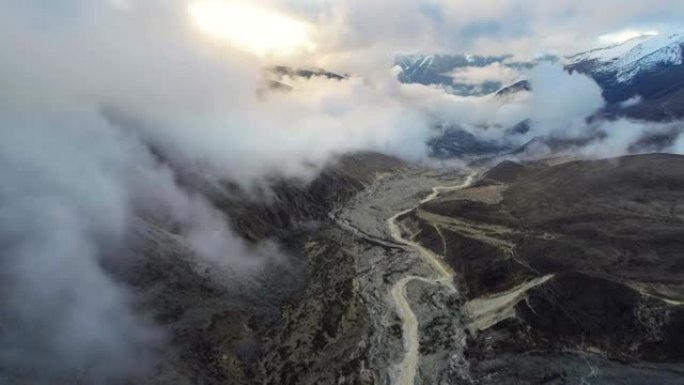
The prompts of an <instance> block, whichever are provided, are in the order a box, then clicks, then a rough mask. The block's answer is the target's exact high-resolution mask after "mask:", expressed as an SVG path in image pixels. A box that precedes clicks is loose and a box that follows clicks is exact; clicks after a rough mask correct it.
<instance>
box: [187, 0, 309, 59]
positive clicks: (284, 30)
mask: <svg viewBox="0 0 684 385" xmlns="http://www.w3.org/2000/svg"><path fill="white" fill-rule="evenodd" d="M189 12H190V16H191V18H192V21H193V23H194V24H195V26H196V27H197V28H199V29H200V30H201V31H203V32H204V33H206V34H208V35H209V36H211V37H213V38H215V39H219V40H222V41H225V42H227V43H230V44H231V45H233V46H235V47H237V48H239V49H242V50H245V51H248V52H251V53H254V54H256V55H260V56H263V55H291V54H294V53H297V52H300V51H311V50H313V49H315V45H314V43H313V42H312V41H311V33H312V29H313V28H312V27H311V25H309V24H307V23H305V22H303V21H300V20H297V19H295V18H292V17H289V16H286V15H283V14H280V13H277V12H274V11H271V10H267V9H262V8H256V7H254V6H249V5H246V4H240V3H236V2H226V1H220V0H207V1H198V2H195V3H192V4H191V5H190V7H189Z"/></svg>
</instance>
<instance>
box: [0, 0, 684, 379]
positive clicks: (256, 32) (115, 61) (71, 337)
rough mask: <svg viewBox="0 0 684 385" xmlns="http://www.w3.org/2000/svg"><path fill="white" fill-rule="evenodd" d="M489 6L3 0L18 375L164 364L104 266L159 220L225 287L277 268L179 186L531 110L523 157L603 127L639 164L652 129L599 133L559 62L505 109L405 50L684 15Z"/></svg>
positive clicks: (412, 152) (628, 30) (260, 176)
mask: <svg viewBox="0 0 684 385" xmlns="http://www.w3.org/2000/svg"><path fill="white" fill-rule="evenodd" d="M474 4H475V3H474V2H472V1H464V0H456V1H454V0H449V1H447V0H430V1H413V0H410V1H409V0H395V1H384V0H381V1H365V0H364V1H361V0H349V1H332V0H310V1H304V0H284V1H268V0H250V1H242V2H240V1H237V2H216V1H214V0H206V1H205V0H137V1H136V0H101V1H93V0H2V1H0V50H2V52H3V60H1V61H0V246H1V248H2V250H3V253H2V254H1V255H0V267H1V268H2V269H1V270H0V274H4V275H3V280H2V283H3V285H5V286H3V290H2V292H1V293H0V304H2V305H3V310H4V311H3V312H2V314H0V331H2V332H1V333H0V363H6V364H7V363H9V364H11V365H13V366H16V367H18V368H21V369H23V370H27V371H34V370H40V371H45V372H46V373H47V375H63V374H64V373H71V372H79V373H82V372H86V373H87V374H88V375H89V376H91V377H92V378H108V377H109V376H112V375H116V373H121V372H130V371H131V370H130V369H131V368H132V367H137V366H139V365H140V364H141V363H144V362H147V360H146V359H147V356H148V353H149V354H152V353H151V352H149V351H148V350H149V349H148V347H149V346H153V345H154V343H155V342H158V341H159V340H160V338H159V335H160V334H163V333H162V332H163V331H160V330H158V328H157V327H154V326H153V325H151V324H150V322H149V320H148V319H146V318H145V317H144V316H141V315H140V314H138V313H137V312H135V311H134V306H133V304H134V303H135V301H136V297H135V293H134V290H132V289H131V288H129V287H125V286H122V285H121V284H120V283H118V282H116V280H114V279H113V277H111V276H110V274H109V273H108V272H107V271H106V269H104V268H103V265H111V264H116V262H117V259H116V258H117V256H116V255H111V253H110V252H108V251H110V249H111V247H112V245H118V244H120V243H121V242H124V241H125V239H126V238H127V235H128V234H130V233H131V232H132V231H134V230H135V229H136V223H138V222H139V219H140V217H141V212H144V211H146V210H147V211H148V212H149V211H153V212H154V213H155V214H156V215H160V216H162V217H164V218H166V219H168V220H169V221H171V222H173V223H175V224H177V225H178V227H179V228H180V235H181V236H183V237H184V239H186V240H187V243H188V245H189V247H190V248H191V249H192V251H193V253H195V254H196V256H197V257H199V258H203V260H204V261H206V263H207V264H208V265H210V266H212V267H213V268H214V269H217V270H220V271H224V272H225V273H226V274H222V276H227V277H231V278H230V279H235V280H237V279H241V278H240V277H249V276H251V275H252V274H255V272H257V271H258V270H259V268H260V267H261V266H263V265H264V264H266V263H269V261H271V258H273V256H272V255H271V251H269V253H268V255H264V254H263V253H261V252H259V250H260V249H259V248H256V249H255V248H252V247H250V245H246V244H245V242H244V241H243V240H241V239H240V238H239V237H238V236H237V235H236V234H235V232H234V231H233V230H232V229H231V228H230V225H229V224H228V223H229V221H227V220H226V218H225V214H224V213H222V212H220V211H219V210H217V209H216V208H215V207H213V206H212V205H211V203H210V202H209V201H207V199H206V198H204V197H203V196H202V195H201V194H198V193H197V192H196V191H192V190H190V189H188V188H187V187H186V186H181V185H179V184H178V180H179V179H180V178H179V175H182V174H183V173H188V172H192V173H194V174H196V175H198V176H199V177H200V178H201V179H204V180H206V181H208V182H220V181H226V180H229V181H232V182H235V183H237V184H238V185H239V186H241V187H242V188H243V189H245V191H253V190H255V189H258V188H263V187H264V186H267V185H268V183H269V182H271V181H273V180H274V179H277V178H289V179H297V180H299V181H304V182H307V181H310V180H312V179H313V178H315V177H316V176H317V174H318V173H319V172H320V171H321V170H322V169H323V168H325V167H326V166H329V165H331V164H333V163H334V162H335V161H336V160H337V159H339V157H340V156H342V155H344V154H346V153H349V152H355V151H378V152H383V153H386V154H389V155H393V156H397V157H400V158H402V159H404V160H407V161H416V162H424V161H427V155H428V148H427V144H426V143H427V142H428V141H429V140H430V139H431V138H432V137H433V136H434V135H435V134H436V132H435V127H436V126H438V125H444V124H459V125H462V126H463V127H466V128H468V129H471V130H473V132H474V133H477V134H479V135H482V136H485V137H488V138H490V139H500V138H501V137H502V136H503V132H504V130H505V129H506V128H508V127H512V126H514V125H516V124H517V123H520V122H521V121H523V120H526V119H529V120H530V121H531V122H532V130H531V132H530V133H529V136H528V137H519V138H514V139H512V140H515V141H519V143H518V142H516V144H523V143H524V141H526V140H529V139H530V137H531V136H534V135H546V134H556V135H564V136H571V137H572V136H573V135H584V134H586V133H587V131H588V130H589V131H592V132H593V131H599V132H603V133H604V135H602V137H603V139H602V141H600V142H597V143H595V144H594V146H593V147H589V148H587V149H586V154H587V155H597V154H598V155H601V154H603V155H606V154H610V155H619V154H621V153H624V152H625V151H626V150H627V148H628V147H629V145H630V143H631V142H633V141H634V140H635V138H638V136H639V135H640V133H642V132H643V131H644V130H645V129H646V128H645V126H643V125H640V124H633V123H631V122H614V123H611V125H609V126H605V127H604V126H600V127H596V126H592V127H588V126H587V125H586V124H585V123H586V122H585V121H584V119H585V118H586V117H587V116H590V115H592V114H593V113H594V112H596V111H597V110H598V109H600V108H601V107H602V106H603V105H604V101H603V98H602V96H601V93H600V89H599V88H598V86H597V85H596V84H595V83H594V82H593V81H592V80H591V79H589V78H588V77H586V76H583V75H579V74H574V75H571V74H568V73H566V72H565V71H564V70H563V68H562V67H561V66H559V65H551V64H547V65H542V66H539V67H538V68H536V69H535V70H533V71H531V72H530V73H527V74H525V75H526V76H527V77H529V79H530V80H531V81H532V84H533V89H534V90H535V91H533V92H532V93H531V94H529V93H527V94H521V95H518V96H514V97H512V98H511V99H510V100H507V101H506V103H501V102H500V101H498V100H493V99H491V98H490V99H487V98H466V97H459V96H456V95H449V94H447V93H445V92H443V90H440V89H436V88H431V87H423V86H420V85H407V84H400V83H399V82H398V81H397V80H396V77H395V75H396V73H395V72H393V69H392V68H391V64H392V61H393V58H394V54H395V53H397V52H457V53H461V52H469V53H483V54H484V53H490V54H502V53H506V54H509V53H512V54H515V55H516V56H519V57H521V58H530V57H534V56H536V55H538V54H540V53H548V52H554V53H562V54H570V53H574V52H576V51H578V50H581V49H585V48H590V47H592V46H594V45H595V44H597V43H599V42H600V43H610V42H613V41H616V40H620V39H624V38H627V37H629V36H631V35H634V33H635V32H634V31H646V32H652V31H659V32H664V31H669V30H674V29H676V28H677V26H676V24H675V23H676V21H677V20H684V3H682V2H681V1H670V0H655V1H648V2H645V1H635V0H626V1H625V0H623V1H600V2H598V1H595V0H594V1H584V0H574V1H566V0H561V1H553V2H551V1H547V0H527V1H524V2H523V1H513V0H499V1H494V0H482V1H478V2H477V5H474ZM637 33H638V32H637ZM281 63H284V64H292V65H297V66H320V67H323V68H326V69H330V70H334V71H338V72H340V73H347V74H350V76H349V77H348V78H347V79H344V80H334V79H326V78H314V79H311V80H307V79H288V82H289V84H291V85H292V87H293V89H292V90H291V91H290V92H287V93H284V92H266V93H263V92H258V90H260V89H264V87H265V86H266V84H265V82H264V68H267V67H268V66H271V65H274V64H281ZM489 74H496V76H502V77H505V78H507V79H513V78H514V75H512V74H510V73H508V71H507V70H506V69H504V68H501V67H500V66H498V67H497V66H492V67H490V68H485V69H483V70H480V71H475V72H473V73H459V74H458V76H468V77H469V78H470V79H475V78H477V79H479V78H482V77H483V76H484V77H487V76H490V75H489ZM559 87H560V88H561V89H563V90H566V91H567V92H566V93H565V94H564V98H563V102H562V103H558V102H557V100H558V99H557V97H558V94H557V90H558V89H559ZM483 123H485V124H483ZM483 126H486V127H488V128H487V129H482V128H478V127H483ZM611 132H619V133H620V135H611V134H610V133H611ZM676 148H677V149H681V148H682V141H681V140H680V141H678V142H677V145H676ZM267 249H269V250H272V248H267ZM103 259H106V261H107V263H105V264H103V263H102V261H103ZM5 278H6V279H5ZM207 279H210V277H207ZM5 289H6V290H5ZM112 315H115V316H112ZM88 383H96V382H88Z"/></svg>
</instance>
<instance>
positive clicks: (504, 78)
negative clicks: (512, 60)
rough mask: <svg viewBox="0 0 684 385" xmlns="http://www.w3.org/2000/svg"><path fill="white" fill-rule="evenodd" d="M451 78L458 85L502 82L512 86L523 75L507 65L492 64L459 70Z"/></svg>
mask: <svg viewBox="0 0 684 385" xmlns="http://www.w3.org/2000/svg"><path fill="white" fill-rule="evenodd" d="M451 77H453V78H454V80H455V81H456V82H458V83H464V84H473V85H478V84H482V83H485V82H500V83H502V84H511V83H513V82H515V81H516V80H519V79H520V77H521V74H520V73H519V72H518V71H517V70H515V69H513V68H510V67H508V66H506V65H505V64H502V63H498V62H497V63H492V64H490V65H488V66H485V67H464V68H458V69H456V70H455V71H454V72H452V73H451Z"/></svg>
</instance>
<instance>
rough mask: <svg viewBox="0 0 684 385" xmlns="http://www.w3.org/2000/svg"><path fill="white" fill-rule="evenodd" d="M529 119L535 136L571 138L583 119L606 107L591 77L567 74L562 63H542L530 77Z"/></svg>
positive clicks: (580, 127) (582, 124)
mask: <svg viewBox="0 0 684 385" xmlns="http://www.w3.org/2000/svg"><path fill="white" fill-rule="evenodd" d="M529 80H530V85H531V87H532V90H533V91H532V97H531V101H530V105H531V110H530V119H531V121H532V125H533V128H534V130H533V131H534V133H535V135H549V134H554V135H558V136H565V137H572V136H576V135H577V132H576V130H574V128H577V127H579V129H580V130H582V128H583V127H585V126H586V124H585V122H584V119H586V118H587V117H589V116H591V115H593V114H594V113H595V112H596V111H598V110H599V109H600V108H602V107H603V106H604V104H605V101H604V100H603V96H602V91H601V88H600V87H599V86H598V84H596V82H595V81H594V80H593V79H591V78H590V77H588V76H586V75H583V74H579V73H574V74H570V73H568V72H566V71H565V70H564V69H563V67H562V66H561V65H559V64H551V63H542V64H540V65H538V66H537V67H535V68H534V69H533V70H532V71H530V74H529Z"/></svg>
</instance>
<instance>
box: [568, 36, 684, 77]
mask: <svg viewBox="0 0 684 385" xmlns="http://www.w3.org/2000/svg"><path fill="white" fill-rule="evenodd" d="M568 59H569V61H570V64H571V65H574V64H579V63H583V62H587V61H594V62H597V63H598V64H600V69H599V70H600V72H604V73H615V79H616V80H617V81H618V82H619V83H628V82H630V81H631V80H632V79H633V78H634V77H635V76H636V75H637V74H639V73H641V72H642V71H649V70H652V69H655V68H656V67H658V66H660V65H681V64H684V33H682V32H680V33H672V34H667V35H644V36H639V37H636V38H633V39H630V40H628V41H626V42H624V43H622V44H617V45H613V46H609V47H605V48H598V49H594V50H591V51H588V52H584V53H580V54H578V55H575V56H572V57H570V58H568Z"/></svg>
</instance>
